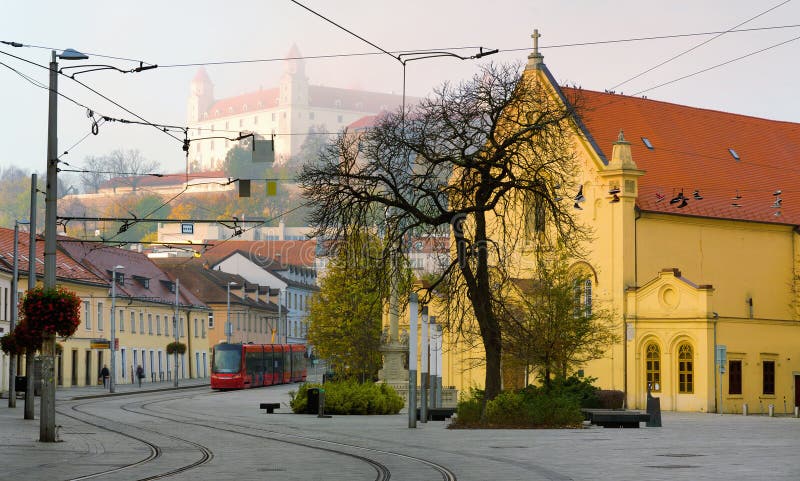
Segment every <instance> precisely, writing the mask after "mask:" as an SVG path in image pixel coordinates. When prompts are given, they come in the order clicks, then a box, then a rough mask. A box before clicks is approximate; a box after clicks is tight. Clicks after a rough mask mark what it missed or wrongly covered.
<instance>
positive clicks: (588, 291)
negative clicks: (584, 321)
mask: <svg viewBox="0 0 800 481" xmlns="http://www.w3.org/2000/svg"><path fill="white" fill-rule="evenodd" d="M572 296H573V304H574V311H573V317H576V318H577V317H580V316H581V315H583V316H584V317H590V316H591V315H592V280H591V279H576V280H575V282H574V284H573V285H572Z"/></svg>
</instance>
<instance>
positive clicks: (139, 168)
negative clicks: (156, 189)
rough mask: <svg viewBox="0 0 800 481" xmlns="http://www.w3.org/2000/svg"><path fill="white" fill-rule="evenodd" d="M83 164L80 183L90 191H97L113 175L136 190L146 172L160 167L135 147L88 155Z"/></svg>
mask: <svg viewBox="0 0 800 481" xmlns="http://www.w3.org/2000/svg"><path fill="white" fill-rule="evenodd" d="M84 166H85V168H84V169H83V170H84V172H81V176H80V178H81V184H83V188H84V190H85V191H86V192H90V193H97V192H98V191H99V190H100V187H101V186H102V184H103V183H104V182H106V181H108V180H111V179H112V178H114V177H117V178H118V179H117V180H118V181H119V182H120V183H122V184H124V185H128V186H130V187H131V189H132V190H134V191H136V189H137V188H138V186H139V184H140V183H141V181H142V179H143V178H144V177H145V176H146V175H147V174H154V173H158V170H159V168H160V165H159V163H158V162H157V161H154V160H152V161H151V160H147V159H145V158H144V157H143V156H142V153H141V152H139V151H138V150H136V149H130V150H123V149H117V150H114V151H112V152H111V153H109V154H106V155H103V156H100V157H93V156H89V157H86V159H85V160H84Z"/></svg>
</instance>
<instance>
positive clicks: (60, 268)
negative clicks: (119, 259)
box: [0, 227, 109, 286]
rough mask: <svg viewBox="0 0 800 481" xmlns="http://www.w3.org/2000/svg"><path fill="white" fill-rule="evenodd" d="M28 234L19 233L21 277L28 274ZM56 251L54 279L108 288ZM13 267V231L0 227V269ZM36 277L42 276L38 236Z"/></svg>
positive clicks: (104, 283)
mask: <svg viewBox="0 0 800 481" xmlns="http://www.w3.org/2000/svg"><path fill="white" fill-rule="evenodd" d="M29 236H30V234H29V233H28V232H20V233H19V244H18V246H17V249H18V252H17V255H18V269H19V272H20V273H21V274H22V275H26V276H27V273H28V245H29V243H28V238H29ZM58 247H59V250H57V251H56V279H58V280H62V281H65V280H70V281H76V282H82V283H89V284H96V285H99V286H108V285H109V283H108V281H105V280H103V279H102V278H100V277H98V276H97V275H95V274H94V273H93V272H92V271H91V270H89V269H87V268H85V267H84V266H82V265H81V264H80V263H78V262H76V261H75V260H74V259H72V258H71V257H70V256H68V255H66V254H65V253H64V252H62V251H61V250H60V247H61V246H60V245H59V246H58ZM13 266H14V229H6V228H3V227H0V268H2V269H4V270H8V271H12V270H13ZM36 275H37V277H43V276H44V239H43V238H42V237H41V236H38V238H37V241H36Z"/></svg>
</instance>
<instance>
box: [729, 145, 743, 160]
mask: <svg viewBox="0 0 800 481" xmlns="http://www.w3.org/2000/svg"><path fill="white" fill-rule="evenodd" d="M728 152H730V153H731V157H733V158H734V159H735V160H736V161H737V162H738V161H740V160H742V159H741V158H740V157H739V154H737V153H736V151H735V150H733V149H730V148H729V149H728Z"/></svg>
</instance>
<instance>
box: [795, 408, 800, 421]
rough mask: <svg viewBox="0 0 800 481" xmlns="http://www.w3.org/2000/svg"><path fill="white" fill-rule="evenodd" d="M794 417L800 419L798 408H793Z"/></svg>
mask: <svg viewBox="0 0 800 481" xmlns="http://www.w3.org/2000/svg"><path fill="white" fill-rule="evenodd" d="M794 417H796V418H798V417H800V407H798V406H795V407H794Z"/></svg>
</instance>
